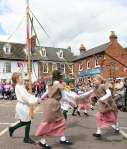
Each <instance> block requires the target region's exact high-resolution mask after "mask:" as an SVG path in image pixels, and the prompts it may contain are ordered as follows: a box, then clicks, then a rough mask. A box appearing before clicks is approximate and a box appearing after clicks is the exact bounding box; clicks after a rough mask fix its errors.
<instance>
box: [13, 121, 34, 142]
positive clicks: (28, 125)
mask: <svg viewBox="0 0 127 149" xmlns="http://www.w3.org/2000/svg"><path fill="white" fill-rule="evenodd" d="M23 126H25V137H24V141H28V140H29V134H30V126H31V121H28V122H22V121H20V122H19V123H18V124H16V125H15V126H13V127H11V131H12V132H14V131H15V130H16V129H18V128H20V127H23Z"/></svg>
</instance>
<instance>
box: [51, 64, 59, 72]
mask: <svg viewBox="0 0 127 149" xmlns="http://www.w3.org/2000/svg"><path fill="white" fill-rule="evenodd" d="M57 69H58V68H57V63H52V71H54V70H57Z"/></svg>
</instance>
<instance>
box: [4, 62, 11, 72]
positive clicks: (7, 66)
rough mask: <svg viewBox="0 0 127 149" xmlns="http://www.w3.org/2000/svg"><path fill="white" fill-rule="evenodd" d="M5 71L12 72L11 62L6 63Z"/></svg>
mask: <svg viewBox="0 0 127 149" xmlns="http://www.w3.org/2000/svg"><path fill="white" fill-rule="evenodd" d="M4 72H5V73H11V63H10V62H6V63H5V64H4Z"/></svg>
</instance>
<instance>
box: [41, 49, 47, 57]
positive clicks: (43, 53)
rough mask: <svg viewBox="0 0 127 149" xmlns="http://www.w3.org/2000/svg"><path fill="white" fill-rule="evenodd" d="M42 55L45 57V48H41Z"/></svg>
mask: <svg viewBox="0 0 127 149" xmlns="http://www.w3.org/2000/svg"><path fill="white" fill-rule="evenodd" d="M42 56H43V57H46V49H45V48H42Z"/></svg>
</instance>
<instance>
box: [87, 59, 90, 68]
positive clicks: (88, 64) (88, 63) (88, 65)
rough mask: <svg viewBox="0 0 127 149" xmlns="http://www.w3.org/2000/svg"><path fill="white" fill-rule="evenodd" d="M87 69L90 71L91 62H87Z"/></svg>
mask: <svg viewBox="0 0 127 149" xmlns="http://www.w3.org/2000/svg"><path fill="white" fill-rule="evenodd" d="M87 69H90V61H89V60H88V61H87Z"/></svg>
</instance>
